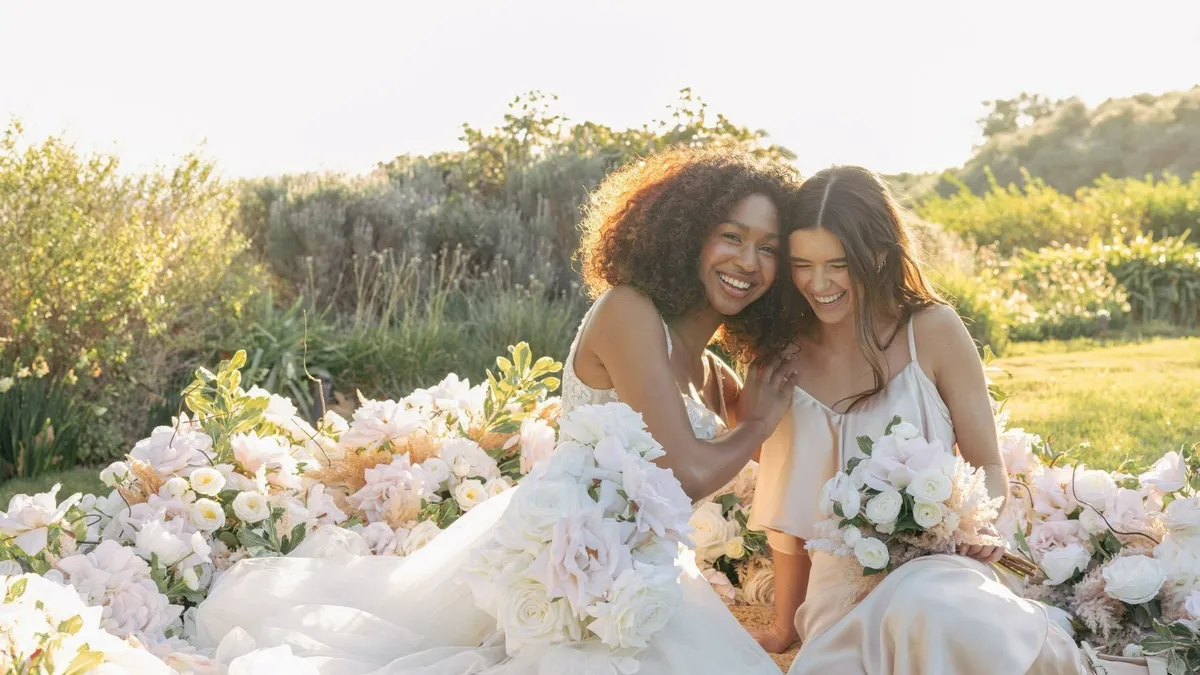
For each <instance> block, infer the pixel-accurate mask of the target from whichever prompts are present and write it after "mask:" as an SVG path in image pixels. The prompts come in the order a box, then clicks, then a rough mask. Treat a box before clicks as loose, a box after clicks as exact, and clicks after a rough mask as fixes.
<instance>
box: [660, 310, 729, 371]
mask: <svg viewBox="0 0 1200 675" xmlns="http://www.w3.org/2000/svg"><path fill="white" fill-rule="evenodd" d="M666 321H667V325H668V326H669V327H670V328H671V332H672V333H674V335H675V343H676V345H677V346H678V347H682V348H683V351H684V352H685V353H686V354H687V355H688V357H689V358H696V359H699V358H701V356H702V355H703V353H704V350H705V348H707V347H708V343H709V342H712V338H713V336H714V335H716V334H717V330H718V329H719V328H720V327H721V324H722V323H724V322H725V316H724V315H722V314H721V313H720V312H718V311H716V310H715V309H713V308H711V307H707V306H706V307H704V308H702V309H695V310H692V311H690V312H686V313H684V314H681V315H679V316H677V317H672V318H670V319H667V320H666Z"/></svg>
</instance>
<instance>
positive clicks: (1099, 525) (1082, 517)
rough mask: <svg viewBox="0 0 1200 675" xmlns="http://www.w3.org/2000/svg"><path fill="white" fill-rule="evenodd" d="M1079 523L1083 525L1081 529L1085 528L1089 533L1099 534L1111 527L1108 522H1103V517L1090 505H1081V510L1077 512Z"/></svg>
mask: <svg viewBox="0 0 1200 675" xmlns="http://www.w3.org/2000/svg"><path fill="white" fill-rule="evenodd" d="M1079 524H1080V525H1083V529H1085V530H1087V531H1088V533H1089V534H1096V535H1099V534H1103V533H1105V532H1107V531H1109V530H1110V529H1112V528H1110V527H1109V526H1108V523H1106V522H1104V517H1103V516H1101V515H1100V513H1099V512H1098V511H1096V509H1093V508H1092V507H1090V506H1085V507H1083V511H1082V512H1081V513H1080V514H1079Z"/></svg>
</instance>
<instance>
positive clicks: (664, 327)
mask: <svg viewBox="0 0 1200 675" xmlns="http://www.w3.org/2000/svg"><path fill="white" fill-rule="evenodd" d="M659 321H662V325H663V332H664V333H666V334H667V358H668V359H669V358H671V329H670V328H669V327H667V320H666V319H664V318H662V317H659Z"/></svg>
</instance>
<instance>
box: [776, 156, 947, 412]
mask: <svg viewBox="0 0 1200 675" xmlns="http://www.w3.org/2000/svg"><path fill="white" fill-rule="evenodd" d="M789 215H790V217H788V218H785V219H784V222H785V234H786V235H789V236H790V235H791V233H793V232H796V231H797V230H811V229H815V228H818V227H819V228H823V229H825V230H827V231H829V232H830V233H831V234H833V235H834V236H835V237H837V238H838V239H839V240H840V241H841V242H842V246H843V247H844V248H845V249H846V260H847V262H848V265H849V269H850V279H851V283H853V284H854V292H855V298H856V299H857V302H858V316H857V317H855V329H856V331H855V332H856V334H857V335H858V344H859V348H860V349H861V350H862V353H863V356H865V357H866V359H867V362H868V363H869V364H870V365H871V371H872V373H873V375H874V386H873V387H872V388H871V389H869V390H867V391H864V392H862V393H860V394H856V395H854V396H852V397H849V398H853V401H852V402H851V404H850V409H853V408H854V407H855V406H857V405H858V404H859V403H861V402H863V401H865V400H866V399H868V398H870V397H871V396H874V395H875V394H877V393H879V392H880V391H882V390H883V388H884V386H886V385H887V381H886V379H885V378H884V363H883V361H882V358H881V355H882V354H883V353H884V352H885V351H886V350H887V348H888V347H889V346H891V344H892V342H893V341H894V340H895V339H896V336H897V335H898V334H899V333H900V331H901V329H902V328H903V327H904V326H905V325H906V324H907V323H908V322H909V321H911V320H912V318H913V315H914V314H916V313H917V312H919V311H920V310H922V309H925V308H926V307H930V306H933V305H938V304H946V303H945V301H943V300H942V299H941V297H939V296H938V294H937V292H936V291H935V290H934V289H933V286H932V284H930V283H929V282H928V281H927V280H926V279H925V275H924V273H923V272H922V270H921V264H920V263H919V262H918V260H917V255H916V251H915V248H914V246H913V244H912V238H911V237H910V236H909V229H908V225H907V223H906V222H905V220H904V217H903V215H902V212H901V208H900V205H899V204H898V203H897V201H896V197H895V196H894V195H893V194H892V191H891V188H889V187H888V184H887V182H885V181H884V180H883V178H881V177H880V176H879V175H878V174H876V173H875V172H873V171H868V170H867V169H864V168H862V167H860V166H835V167H831V168H828V169H825V170H823V171H820V172H818V173H817V174H816V175H814V176H813V177H812V178H809V179H808V180H806V181H804V185H803V186H801V188H800V191H799V193H798V194H797V195H796V199H795V202H794V210H793V211H792V213H791V214H789ZM881 256H882V258H883V261H882V264H880V263H879V260H880V257H881ZM789 278H790V275H789ZM788 285H789V286H790V287H791V292H790V293H788V294H787V295H786V298H785V300H784V303H785V304H790V305H793V307H792V308H791V311H790V312H788V314H789V315H790V316H794V317H795V318H794V323H795V324H796V329H797V330H796V333H795V334H809V335H811V334H813V333H815V331H816V330H817V327H818V326H817V324H818V319H817V318H816V317H815V316H814V315H813V313H812V310H811V308H810V307H809V306H808V301H807V300H806V299H805V298H804V296H803V295H802V294H801V293H800V292H799V291H798V290H797V289H796V288H795V287H794V286H793V285H791V284H788ZM796 303H799V304H796ZM880 313H882V314H883V315H884V316H887V317H889V318H892V319H894V320H895V321H896V327H895V329H894V330H893V331H892V334H891V335H889V336H888V337H887V339H886V340H883V339H881V338H880V336H879V330H878V326H877V325H876V321H875V319H876V317H877V316H879V314H880Z"/></svg>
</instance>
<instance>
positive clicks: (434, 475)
mask: <svg viewBox="0 0 1200 675" xmlns="http://www.w3.org/2000/svg"><path fill="white" fill-rule="evenodd" d="M420 466H421V468H422V469H425V471H426V472H427V473H428V474H429V475H428V476H427V478H428V479H429V481H430V483H432V484H433V485H431V486H430V488H431V489H435V490H436V488H435V487H434V486H435V485H444V484H445V483H446V481H448V480H450V465H449V464H447V463H446V461H445V460H443V459H442V458H441V457H430V458H429V459H427V460H425V461H424V462H421V465H420Z"/></svg>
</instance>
